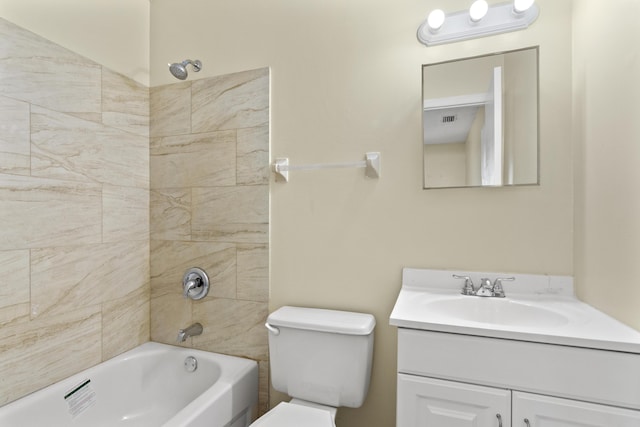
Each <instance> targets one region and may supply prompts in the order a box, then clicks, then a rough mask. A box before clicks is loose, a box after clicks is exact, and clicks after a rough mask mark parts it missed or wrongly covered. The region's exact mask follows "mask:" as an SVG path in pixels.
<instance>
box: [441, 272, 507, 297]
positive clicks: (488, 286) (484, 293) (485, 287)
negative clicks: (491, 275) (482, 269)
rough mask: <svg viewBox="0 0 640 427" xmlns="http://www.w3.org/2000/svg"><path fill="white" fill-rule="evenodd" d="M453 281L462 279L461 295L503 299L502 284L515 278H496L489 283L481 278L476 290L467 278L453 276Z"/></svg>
mask: <svg viewBox="0 0 640 427" xmlns="http://www.w3.org/2000/svg"><path fill="white" fill-rule="evenodd" d="M453 277H454V278H455V279H464V286H463V287H462V292H461V294H462V295H474V296H477V297H497V298H504V297H505V294H504V289H503V288H502V282H505V281H512V280H516V278H515V277H498V278H497V279H495V280H494V281H493V284H492V283H491V280H489V279H487V278H485V277H483V278H482V279H480V286H479V287H478V289H475V288H474V287H473V281H472V280H471V278H470V277H469V276H459V275H457V274H454V275H453Z"/></svg>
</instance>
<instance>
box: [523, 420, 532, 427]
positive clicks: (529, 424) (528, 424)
mask: <svg viewBox="0 0 640 427" xmlns="http://www.w3.org/2000/svg"><path fill="white" fill-rule="evenodd" d="M524 423H525V424H526V425H527V427H531V423H530V422H529V418H525V419H524Z"/></svg>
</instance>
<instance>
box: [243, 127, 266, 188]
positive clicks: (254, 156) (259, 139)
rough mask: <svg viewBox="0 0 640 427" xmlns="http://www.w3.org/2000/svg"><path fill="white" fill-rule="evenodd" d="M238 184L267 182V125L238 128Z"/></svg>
mask: <svg viewBox="0 0 640 427" xmlns="http://www.w3.org/2000/svg"><path fill="white" fill-rule="evenodd" d="M237 152H238V162H237V164H238V170H237V177H236V180H237V183H238V185H256V184H269V173H270V172H271V171H270V169H269V126H259V127H255V128H246V129H238V151H237Z"/></svg>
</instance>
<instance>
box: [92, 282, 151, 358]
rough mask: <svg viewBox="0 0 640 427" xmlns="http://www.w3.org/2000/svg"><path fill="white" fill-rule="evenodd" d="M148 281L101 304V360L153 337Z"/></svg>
mask: <svg viewBox="0 0 640 427" xmlns="http://www.w3.org/2000/svg"><path fill="white" fill-rule="evenodd" d="M149 312H150V304H149V284H146V285H145V286H143V287H140V288H138V289H136V290H134V291H133V292H131V293H129V294H128V295H125V296H124V297H122V298H117V299H114V300H111V301H106V302H104V303H103V304H102V360H107V359H110V358H112V357H114V356H117V355H118V354H120V353H124V352H125V351H127V350H131V349H132V348H134V347H137V346H139V345H140V344H143V343H145V342H147V341H149V339H150V319H149Z"/></svg>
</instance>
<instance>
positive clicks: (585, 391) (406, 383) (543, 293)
mask: <svg viewBox="0 0 640 427" xmlns="http://www.w3.org/2000/svg"><path fill="white" fill-rule="evenodd" d="M454 274H457V275H461V276H466V277H468V278H469V282H473V283H474V284H475V285H476V286H475V288H476V289H474V292H477V291H478V289H477V288H478V286H477V285H478V284H479V283H481V279H483V278H488V279H489V282H491V281H493V282H494V283H495V279H496V278H500V277H503V278H506V277H509V278H510V277H514V279H515V280H513V281H509V282H507V281H505V282H504V283H503V287H504V293H505V294H506V297H503V298H500V297H493V296H489V297H480V296H475V295H461V290H462V289H463V287H464V284H465V283H464V280H462V281H461V280H459V279H455V278H454V277H453V275H454ZM483 283H484V281H483ZM390 323H391V325H394V326H398V328H399V330H398V398H397V424H396V426H397V427H409V426H411V427H415V426H421V427H448V426H456V427H460V426H481V427H485V426H486V427H489V426H496V427H509V426H514V427H520V426H522V427H528V426H530V427H551V426H553V427H560V426H571V427H578V426H585V427H586V426H589V427H594V426H601V427H640V333H638V332H637V331H635V330H633V329H631V328H629V327H627V326H625V325H623V324H621V323H619V322H617V321H616V320H614V319H612V318H610V317H608V316H606V315H605V314H603V313H601V312H599V311H598V310H595V309H594V308H593V307H591V306H589V305H587V304H584V303H582V302H580V301H579V300H577V299H576V298H575V297H574V296H573V281H572V278H570V277H564V276H543V275H522V274H515V275H513V274H512V275H505V274H499V273H486V272H463V271H446V270H418V269H408V268H406V269H404V271H403V284H402V289H401V291H400V294H399V296H398V299H397V301H396V304H395V307H394V309H393V312H392V313H391V318H390Z"/></svg>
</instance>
